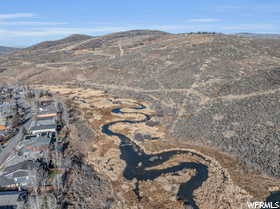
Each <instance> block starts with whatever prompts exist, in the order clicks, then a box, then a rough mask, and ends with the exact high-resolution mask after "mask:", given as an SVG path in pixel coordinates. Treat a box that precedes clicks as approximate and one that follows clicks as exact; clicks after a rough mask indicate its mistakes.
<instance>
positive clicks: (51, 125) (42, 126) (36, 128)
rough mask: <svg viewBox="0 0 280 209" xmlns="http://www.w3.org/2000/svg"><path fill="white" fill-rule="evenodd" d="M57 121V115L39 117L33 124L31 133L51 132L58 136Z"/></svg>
mask: <svg viewBox="0 0 280 209" xmlns="http://www.w3.org/2000/svg"><path fill="white" fill-rule="evenodd" d="M56 131H57V122H56V117H43V118H40V117H37V118H36V120H34V121H33V122H32V124H31V128H30V133H31V134H34V135H40V134H42V133H50V134H51V136H52V134H54V136H56Z"/></svg>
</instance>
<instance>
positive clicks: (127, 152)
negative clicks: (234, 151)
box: [102, 104, 208, 209]
mask: <svg viewBox="0 0 280 209" xmlns="http://www.w3.org/2000/svg"><path fill="white" fill-rule="evenodd" d="M131 109H135V110H142V109H145V106H144V105H142V104H135V107H133V108H131ZM112 112H113V113H116V114H126V113H127V112H122V111H121V109H120V108H116V109H114V110H112ZM129 113H131V112H129ZM133 113H134V114H140V115H143V116H144V117H145V118H144V119H143V120H139V121H130V120H120V121H115V122H111V123H108V124H106V125H104V126H103V127H102V132H103V133H105V134H106V135H108V136H117V137H119V139H120V141H121V143H120V145H119V149H120V151H121V156H120V158H121V159H122V160H124V161H125V162H126V168H125V169H124V171H123V175H124V177H125V178H126V179H127V180H136V184H135V189H134V192H135V194H136V195H137V197H138V199H139V200H140V199H141V196H140V194H139V188H138V186H139V181H143V180H154V179H156V178H157V177H159V176H160V175H162V174H167V173H174V175H175V172H178V171H180V170H183V169H195V170H196V175H195V176H193V177H192V178H191V179H190V180H189V181H188V182H185V183H183V184H181V185H180V187H179V191H178V193H177V199H178V200H182V201H184V203H185V205H191V206H192V207H193V208H194V209H199V208H198V206H197V205H196V203H195V201H194V200H193V191H194V190H195V189H197V188H199V187H200V186H201V185H202V183H203V182H204V181H205V180H206V179H207V178H208V166H206V165H204V164H201V163H193V162H183V163H179V164H178V165H176V166H173V167H169V168H166V169H152V170H146V168H149V167H153V166H157V165H160V164H162V163H164V162H166V161H167V160H169V159H170V158H171V157H172V156H174V155H180V154H186V153H191V154H192V155H195V156H197V157H199V158H201V159H204V160H205V161H207V160H206V159H205V158H204V157H203V156H201V155H199V154H196V153H192V152H189V151H182V150H175V151H167V152H162V153H159V154H155V155H148V154H146V153H145V152H144V151H143V150H142V149H141V148H140V147H139V146H137V145H136V144H135V143H133V142H132V141H131V140H130V139H129V138H128V137H127V136H125V135H123V134H120V133H116V132H114V131H112V130H110V127H111V126H112V125H114V124H117V123H128V124H137V123H144V122H146V121H148V120H150V119H151V117H150V116H149V115H147V114H144V113H138V112H133Z"/></svg>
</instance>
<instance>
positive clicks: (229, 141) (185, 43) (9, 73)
mask: <svg viewBox="0 0 280 209" xmlns="http://www.w3.org/2000/svg"><path fill="white" fill-rule="evenodd" d="M279 47H280V39H272V38H269V37H268V38H266V39H263V38H259V37H257V36H256V37H252V36H248V37H247V36H246V37H245V36H240V35H223V34H169V33H165V32H161V31H149V30H136V31H128V32H120V33H114V34H109V35H105V36H97V37H92V36H86V35H72V36H70V37H68V38H65V39H62V40H58V41H52V42H44V43H40V44H38V45H34V46H32V47H29V48H26V49H23V50H20V51H16V52H13V53H12V54H10V55H2V56H1V57H0V68H3V69H7V70H5V71H3V72H2V73H0V82H3V83H13V82H16V81H20V82H21V83H31V84H61V83H62V84H63V83H65V84H66V83H67V84H69V83H72V84H73V85H83V86H87V87H90V88H97V89H103V90H106V91H108V92H111V93H112V94H114V95H119V96H125V97H134V98H138V99H144V100H147V101H149V102H150V103H151V104H153V108H154V109H156V110H157V112H158V115H159V117H161V123H162V124H163V125H164V127H165V128H166V130H167V132H168V134H169V136H170V138H175V139H177V140H179V141H181V142H182V143H183V142H191V143H195V144H198V145H203V146H209V147H214V148H217V149H219V150H221V151H224V152H226V153H229V154H230V155H232V156H236V157H238V158H239V159H240V161H242V162H244V163H246V166H247V167H249V168H250V169H252V170H254V171H256V172H257V173H259V174H262V175H269V176H273V177H278V178H279V177H280V175H279V174H280V165H279V161H280V156H279V149H280V144H279V141H280V139H279V136H280V133H279V124H280V123H279V109H280V104H279V99H280V51H279Z"/></svg>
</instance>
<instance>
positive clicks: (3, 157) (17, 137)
mask: <svg viewBox="0 0 280 209" xmlns="http://www.w3.org/2000/svg"><path fill="white" fill-rule="evenodd" d="M26 118H31V112H28V113H27V115H26ZM30 123H31V120H29V121H27V122H26V123H25V124H24V125H23V126H22V127H21V128H20V130H19V132H18V133H17V134H16V135H15V136H14V137H12V138H11V139H10V140H9V142H8V144H7V146H6V147H5V148H4V149H2V152H0V165H1V164H3V162H4V161H5V160H6V159H7V158H8V157H9V155H10V154H11V153H12V151H13V149H14V148H15V147H16V145H17V144H18V142H19V141H20V140H21V139H22V137H23V127H25V128H26V129H27V128H28V127H29V126H30Z"/></svg>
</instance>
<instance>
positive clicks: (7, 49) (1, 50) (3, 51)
mask: <svg viewBox="0 0 280 209" xmlns="http://www.w3.org/2000/svg"><path fill="white" fill-rule="evenodd" d="M17 50H19V48H14V47H6V46H0V54H6V53H10V52H14V51H17Z"/></svg>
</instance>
